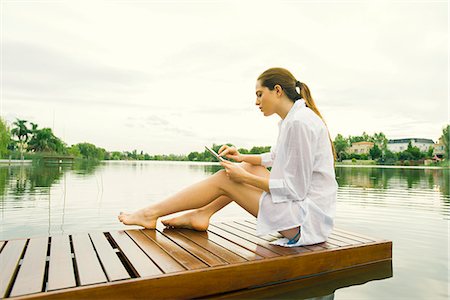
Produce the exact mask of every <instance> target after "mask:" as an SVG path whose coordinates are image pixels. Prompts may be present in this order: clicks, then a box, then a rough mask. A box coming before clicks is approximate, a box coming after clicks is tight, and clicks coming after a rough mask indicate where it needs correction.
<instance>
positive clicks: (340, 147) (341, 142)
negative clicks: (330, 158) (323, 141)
mask: <svg viewBox="0 0 450 300" xmlns="http://www.w3.org/2000/svg"><path fill="white" fill-rule="evenodd" d="M333 143H334V149H335V151H336V154H337V157H338V160H339V161H342V159H343V158H344V157H345V156H346V150H347V149H348V147H349V143H348V139H346V138H344V137H343V136H342V135H341V134H338V135H337V136H336V137H335V138H334V142H333Z"/></svg>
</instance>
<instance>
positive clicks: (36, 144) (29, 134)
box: [0, 119, 270, 162]
mask: <svg viewBox="0 0 450 300" xmlns="http://www.w3.org/2000/svg"><path fill="white" fill-rule="evenodd" d="M228 145H231V144H228ZM220 146H221V145H216V144H213V145H212V147H211V148H212V149H214V150H215V151H216V152H217V151H218V150H219V148H220ZM239 151H240V152H241V153H243V154H260V153H264V152H268V151H270V147H269V146H263V147H253V148H251V149H250V150H248V149H245V148H241V149H239ZM41 155H46V156H51V155H55V156H71V157H75V158H83V159H90V160H167V161H202V162H213V161H215V159H214V157H213V156H212V155H211V154H210V153H209V152H208V151H206V150H205V151H203V152H191V153H189V154H188V155H177V154H156V155H149V154H147V153H144V152H143V151H137V150H133V151H122V152H120V151H107V150H105V149H104V148H101V147H97V146H95V145H94V144H91V143H86V142H84V143H77V144H74V145H71V146H68V145H67V144H66V143H65V142H64V141H63V140H61V139H60V138H58V137H57V136H55V135H54V134H53V131H52V129H51V128H39V126H38V125H37V124H35V123H32V122H28V121H27V120H21V119H17V120H16V121H15V122H13V123H12V128H11V129H10V128H9V127H8V126H7V124H6V122H5V121H4V120H2V119H0V157H1V158H13V159H24V158H37V157H39V156H41Z"/></svg>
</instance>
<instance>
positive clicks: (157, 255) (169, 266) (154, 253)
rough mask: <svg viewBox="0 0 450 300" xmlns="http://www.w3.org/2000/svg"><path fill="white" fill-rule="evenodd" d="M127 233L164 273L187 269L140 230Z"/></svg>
mask: <svg viewBox="0 0 450 300" xmlns="http://www.w3.org/2000/svg"><path fill="white" fill-rule="evenodd" d="M126 233H127V234H128V235H129V236H130V237H131V238H132V239H133V240H134V242H135V243H136V244H138V245H139V247H140V248H141V249H142V251H144V252H145V253H146V254H147V255H148V256H149V257H151V258H152V260H153V261H154V262H155V264H157V265H158V267H159V268H160V269H161V270H162V271H163V272H164V273H172V272H180V271H185V270H186V268H184V267H183V266H182V265H181V264H179V263H178V262H177V261H176V260H175V259H174V258H173V257H172V256H170V255H169V254H168V253H167V252H166V251H164V250H163V249H162V248H161V247H159V245H157V244H155V242H154V241H152V240H151V239H150V238H149V237H148V236H146V235H145V234H143V233H142V232H141V231H140V230H127V231H126Z"/></svg>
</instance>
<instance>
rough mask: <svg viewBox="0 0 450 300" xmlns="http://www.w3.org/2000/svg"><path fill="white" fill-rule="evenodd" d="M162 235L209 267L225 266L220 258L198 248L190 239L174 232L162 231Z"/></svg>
mask: <svg viewBox="0 0 450 300" xmlns="http://www.w3.org/2000/svg"><path fill="white" fill-rule="evenodd" d="M163 234H164V235H165V236H167V237H168V238H170V239H171V240H172V241H174V242H175V243H177V244H178V245H179V246H180V247H182V248H184V249H185V250H186V251H188V252H189V253H191V254H193V255H194V256H195V257H197V258H198V259H200V260H201V261H202V262H204V263H205V264H207V265H208V266H210V267H214V266H222V265H225V264H226V262H225V261H223V260H222V259H220V257H218V256H216V255H214V254H213V253H211V252H209V251H208V250H206V249H204V248H202V247H198V245H196V244H195V243H194V242H192V241H191V240H190V239H188V238H186V237H185V236H184V235H181V234H179V233H177V232H176V230H170V229H168V230H164V231H163Z"/></svg>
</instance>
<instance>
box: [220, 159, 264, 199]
mask: <svg viewBox="0 0 450 300" xmlns="http://www.w3.org/2000/svg"><path fill="white" fill-rule="evenodd" d="M220 164H221V165H222V167H224V168H225V172H226V173H227V176H228V177H229V178H230V179H231V180H233V181H235V182H238V183H247V184H250V185H252V186H254V187H257V188H260V189H262V190H264V191H266V192H269V191H270V190H269V179H268V178H264V177H259V176H256V175H253V174H251V173H250V172H247V171H246V170H244V168H242V167H241V166H239V164H234V163H232V162H230V161H226V160H225V161H222V162H220Z"/></svg>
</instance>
